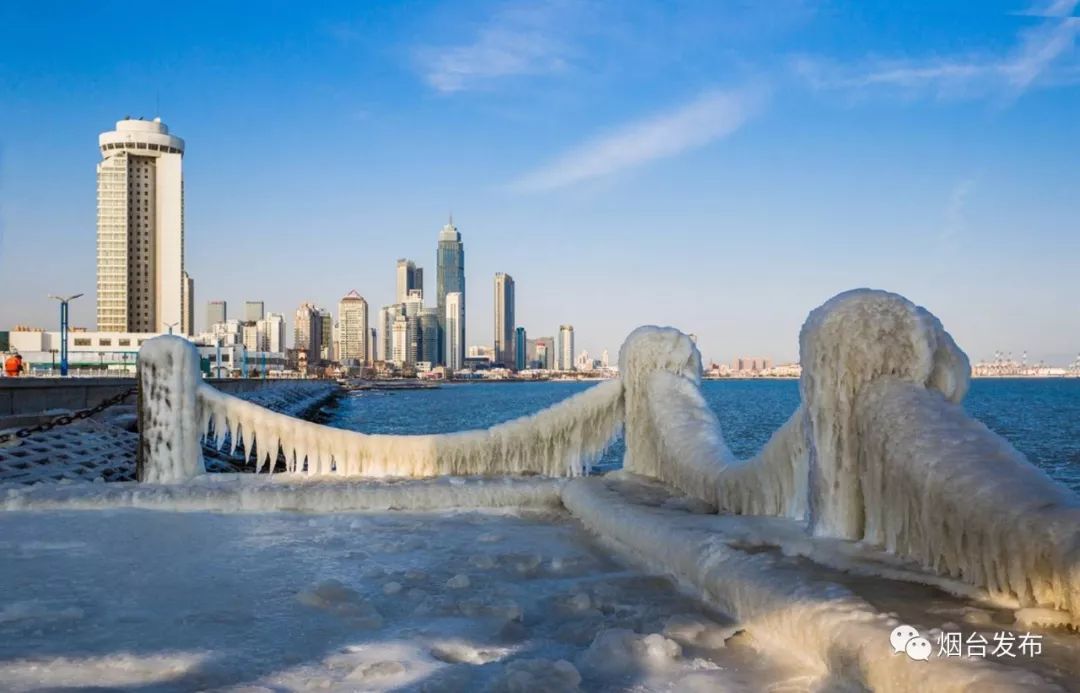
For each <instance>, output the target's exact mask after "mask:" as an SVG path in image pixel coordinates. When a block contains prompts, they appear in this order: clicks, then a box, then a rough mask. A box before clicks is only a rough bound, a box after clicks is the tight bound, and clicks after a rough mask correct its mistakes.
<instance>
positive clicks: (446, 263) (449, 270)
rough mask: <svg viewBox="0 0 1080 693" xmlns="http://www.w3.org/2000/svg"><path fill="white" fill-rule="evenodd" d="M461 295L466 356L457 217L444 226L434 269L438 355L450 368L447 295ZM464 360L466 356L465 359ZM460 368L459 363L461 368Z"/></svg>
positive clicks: (462, 249)
mask: <svg viewBox="0 0 1080 693" xmlns="http://www.w3.org/2000/svg"><path fill="white" fill-rule="evenodd" d="M455 292H456V293H459V294H461V296H460V297H459V298H458V306H459V307H458V310H459V311H460V313H461V319H460V324H459V325H458V330H460V348H461V350H462V351H461V353H462V354H464V353H465V352H464V348H465V245H464V244H463V243H462V242H461V234H460V233H458V230H457V227H456V226H454V218H453V217H450V221H449V223H447V224H446V226H444V227H442V231H440V232H439V250H438V252H437V255H436V267H435V297H436V307H437V308H438V313H439V354H440V359H439V361H440V363H442V364H444V365H447V366H449V365H450V358H449V350H448V347H447V342H448V338H447V337H446V336H445V334H444V333H445V332H446V329H447V327H446V316H447V315H448V313H447V306H446V295H447V294H449V293H455ZM462 359H464V356H462ZM458 367H459V368H460V367H461V366H460V364H459V365H458Z"/></svg>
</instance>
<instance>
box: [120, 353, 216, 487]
mask: <svg viewBox="0 0 1080 693" xmlns="http://www.w3.org/2000/svg"><path fill="white" fill-rule="evenodd" d="M137 378H138V382H139V402H138V412H139V452H138V461H137V463H136V472H135V473H136V478H137V479H138V480H139V481H142V482H150V483H177V482H182V481H187V480H189V479H192V478H194V477H196V476H198V475H200V474H202V473H203V472H204V471H205V467H204V466H203V457H202V443H201V440H200V437H201V436H200V433H201V432H200V430H199V429H200V422H201V418H200V416H199V411H198V399H197V391H198V388H199V387H200V386H201V385H202V376H201V373H200V371H199V352H198V350H197V349H196V348H195V346H194V345H193V344H191V342H189V341H187V340H186V339H183V338H182V337H175V336H172V335H162V336H160V337H154V338H153V339H148V340H146V342H145V343H143V345H142V348H141V349H139V361H138V373H137Z"/></svg>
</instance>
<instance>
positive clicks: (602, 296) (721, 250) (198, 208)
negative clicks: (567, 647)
mask: <svg viewBox="0 0 1080 693" xmlns="http://www.w3.org/2000/svg"><path fill="white" fill-rule="evenodd" d="M530 7H531V8H532V9H531V10H530V11H524V10H523V9H522V6H520V5H514V4H483V3H478V4H470V5H468V6H458V5H455V6H450V5H440V4H435V3H420V4H418V5H416V6H413V7H411V8H410V11H409V12H403V11H400V10H394V9H392V8H385V7H361V8H355V7H350V6H346V5H330V6H327V7H324V8H321V10H320V11H319V12H314V11H313V10H312V9H311V8H306V7H305V8H282V9H281V10H280V11H279V12H276V13H268V14H267V15H265V16H260V17H255V18H252V17H249V16H248V15H247V13H242V12H240V10H239V9H233V8H226V9H223V10H215V14H214V15H213V21H210V19H211V17H210V15H209V14H208V13H209V10H208V9H203V8H197V7H196V8H191V9H190V11H187V12H185V13H184V14H183V15H182V16H179V17H174V16H172V15H166V14H165V13H164V12H165V10H164V9H163V8H148V9H147V11H146V12H145V13H143V14H140V15H139V16H138V17H135V16H132V15H129V14H128V13H126V12H124V11H122V9H121V8H120V7H119V6H110V5H95V6H87V7H79V8H76V9H73V10H71V12H70V19H71V21H64V22H56V21H55V17H54V16H52V13H50V12H49V11H47V9H42V8H40V7H34V6H26V5H18V6H4V7H3V8H0V37H2V38H3V39H4V40H3V41H0V52H2V56H3V59H4V64H5V70H4V71H3V74H0V102H3V103H5V105H6V106H7V107H6V108H5V109H2V110H0V148H2V149H0V277H3V280H2V282H0V285H2V289H3V291H4V293H5V297H6V298H7V299H8V300H7V301H5V305H4V307H3V308H2V309H0V324H2V325H5V326H14V325H16V324H30V325H37V326H40V327H44V328H52V327H54V326H55V323H56V316H55V306H53V305H51V303H50V302H49V301H48V299H46V298H45V296H46V295H47V294H50V293H77V292H80V291H82V292H85V293H88V294H90V293H93V290H94V287H95V276H94V266H93V263H92V262H88V261H87V258H92V257H93V256H94V252H95V235H94V207H95V199H94V191H93V183H92V177H93V173H92V168H91V167H92V166H93V165H94V164H95V163H96V162H97V161H98V160H99V159H100V154H99V152H98V150H97V149H96V148H94V147H93V144H92V138H93V137H95V136H96V135H97V134H98V133H101V132H103V131H107V130H109V129H111V128H112V124H113V123H115V122H116V121H117V119H118V118H121V117H122V116H123V115H124V114H125V113H132V114H133V115H140V114H141V115H143V116H145V117H146V118H147V119H150V118H152V117H154V116H157V115H160V116H161V117H162V119H163V120H164V121H165V122H167V123H168V125H169V129H170V131H171V132H176V133H180V134H181V135H182V136H183V138H184V139H185V140H186V141H187V143H188V147H187V149H186V151H185V154H184V180H185V186H186V187H185V211H186V214H185V220H184V231H185V245H186V247H187V257H186V262H185V267H184V269H185V270H186V271H187V272H188V273H189V275H190V276H191V277H193V278H194V279H195V283H196V286H195V287H194V289H195V296H196V300H195V303H197V304H199V305H200V306H202V305H205V300H206V299H208V298H222V299H225V300H228V301H229V302H231V303H233V304H234V305H237V306H239V305H241V303H242V302H243V301H244V300H247V299H248V298H249V297H250V296H251V295H253V294H257V295H258V296H259V297H260V298H261V299H262V300H264V301H265V302H266V304H267V305H268V306H272V307H273V308H275V309H276V310H278V311H280V312H283V313H285V314H286V315H289V316H291V315H292V309H293V308H294V307H295V306H296V305H298V304H299V303H300V302H301V301H304V300H313V301H314V302H316V303H317V304H319V305H323V306H333V305H335V302H336V300H337V299H338V298H339V297H340V296H341V295H342V294H343V292H345V291H347V290H349V289H350V288H353V287H355V288H357V289H358V290H359V291H360V292H361V293H362V294H363V295H364V296H365V298H367V300H368V301H369V304H370V306H371V310H372V312H373V313H374V312H375V311H376V310H377V309H376V306H382V305H387V304H390V303H392V302H393V301H392V299H393V291H394V283H393V276H392V275H390V274H389V273H390V272H391V271H392V269H391V268H392V267H393V266H394V265H393V263H394V261H395V260H396V259H397V258H401V257H408V258H413V259H415V261H416V262H417V264H418V265H419V266H422V267H427V268H429V273H430V268H431V266H432V265H431V263H432V261H433V258H432V257H431V240H430V239H431V234H432V233H435V232H437V230H438V220H440V219H444V218H445V217H446V214H447V212H448V211H449V210H453V211H454V212H455V216H456V217H458V218H460V220H461V221H462V224H463V229H465V230H466V235H467V240H468V244H469V258H468V261H469V269H468V271H469V274H470V276H471V277H473V278H474V281H476V280H484V278H486V277H490V276H492V275H493V274H494V273H495V272H500V271H503V272H508V273H510V274H512V275H513V276H514V278H515V280H516V281H517V282H518V283H520V285H521V287H523V290H522V291H521V292H520V295H519V296H518V298H517V303H518V305H517V313H518V315H519V316H521V320H520V322H521V324H522V325H523V326H525V327H526V328H527V329H528V330H529V332H530V333H531V334H552V333H554V332H555V331H556V330H557V326H558V325H560V324H563V323H568V324H574V325H575V326H576V327H577V329H578V331H579V332H580V334H579V335H578V341H579V343H580V344H579V347H578V348H579V349H583V350H588V351H589V352H590V353H591V354H596V353H600V352H601V351H602V349H604V348H607V349H609V350H611V351H612V352H614V351H616V350H617V348H618V345H619V344H621V343H622V340H623V339H624V338H625V336H626V335H627V334H628V333H629V331H630V330H631V329H633V328H634V327H636V326H638V325H640V324H643V323H661V324H671V325H674V326H676V327H679V328H681V329H683V330H685V331H687V332H693V333H695V334H698V335H699V338H700V341H699V344H700V345H701V348H702V350H703V352H704V353H703V355H704V356H705V358H706V359H707V360H717V361H726V360H730V358H732V357H734V356H737V355H739V354H762V355H768V356H770V357H771V358H773V359H774V360H775V361H777V362H780V361H787V360H793V359H795V358H796V357H797V340H796V339H795V338H794V337H793V336H792V335H794V334H796V333H797V330H798V327H799V325H801V324H802V321H803V320H804V319H805V317H806V315H807V313H808V312H809V310H810V309H812V308H813V307H815V306H816V305H818V304H819V303H820V302H821V301H823V300H825V299H827V298H829V297H830V296H832V295H834V294H836V293H837V292H839V291H842V290H846V289H850V288H853V287H856V286H872V287H878V288H884V289H888V290H891V291H897V292H899V293H902V294H905V295H907V296H909V297H910V298H911V299H912V300H914V301H915V302H917V303H919V304H921V305H924V306H926V307H927V308H929V309H930V310H932V311H933V312H934V313H935V314H937V315H938V316H939V317H941V318H942V320H943V322H944V323H945V324H946V325H948V326H949V329H950V332H951V333H952V334H953V336H954V337H955V338H956V340H957V341H958V343H959V344H960V345H961V346H962V347H963V348H964V349H965V350H966V351H967V352H968V353H969V354H970V355H971V357H972V359H973V360H979V359H987V358H990V356H991V355H992V354H993V353H994V352H995V351H1011V352H1013V353H1021V352H1022V351H1024V350H1027V352H1028V353H1029V355H1030V357H1031V358H1032V360H1046V361H1047V362H1052V363H1067V362H1071V361H1072V360H1073V358H1074V357H1075V354H1076V351H1077V350H1078V349H1080V319H1078V318H1077V317H1076V312H1075V309H1074V307H1073V305H1072V301H1071V297H1072V296H1073V295H1075V292H1076V290H1077V289H1078V288H1080V286H1078V285H1077V283H1076V282H1077V281H1078V280H1077V279H1076V278H1075V277H1074V273H1073V272H1071V269H1070V267H1071V264H1072V263H1073V262H1074V258H1075V257H1076V255H1077V252H1078V251H1080V234H1078V233H1077V232H1076V231H1077V229H1076V226H1077V221H1076V220H1077V219H1078V218H1080V202H1078V201H1077V200H1076V196H1075V190H1076V189H1078V188H1080V172H1078V171H1077V169H1076V167H1075V157H1076V142H1078V141H1080V124H1078V123H1077V122H1076V120H1077V119H1076V118H1075V117H1072V114H1075V113H1076V112H1078V110H1080V95H1078V90H1077V88H1076V82H1077V77H1076V75H1077V74H1080V72H1078V71H1077V69H1076V66H1077V51H1076V37H1077V33H1078V29H1077V24H1078V21H1077V19H1078V18H1077V16H1076V4H1075V3H1074V2H1058V3H1026V2H1018V3H1001V4H992V5H991V6H987V5H980V6H979V7H978V8H972V7H970V6H966V5H961V4H950V3H946V4H945V5H940V4H935V5H934V6H933V11H922V12H920V11H919V10H918V9H917V8H915V9H913V8H911V7H905V8H898V7H892V6H889V5H886V4H880V5H874V4H869V5H866V6H860V7H859V8H847V9H835V11H829V12H823V11H820V9H819V7H818V6H817V5H816V4H815V3H812V2H805V3H794V2H793V3H780V4H779V5H773V4H770V5H769V9H764V8H762V9H754V8H749V9H748V8H743V10H744V12H742V13H739V14H738V15H737V16H734V15H733V13H731V12H730V11H729V10H728V9H726V8H723V7H712V6H710V4H708V3H705V4H700V5H687V6H684V7H682V8H681V9H680V10H678V11H676V10H674V9H671V10H669V9H667V8H665V7H664V6H662V5H659V4H657V5H651V4H644V3H643V4H641V5H636V6H635V7H634V8H629V9H626V10H625V11H624V13H623V14H622V15H621V16H613V14H612V11H611V9H610V8H607V7H604V6H598V5H579V4H577V3H572V2H570V3H543V2H541V3H537V4H536V5H535V6H530ZM929 8H930V6H929V5H927V9H929ZM867 16H873V18H874V19H875V21H873V22H867V21H863V20H864V19H865V18H866V17H867ZM583 20H587V21H583ZM146 21H151V22H152V21H162V22H169V23H170V25H174V26H177V28H178V30H177V31H176V32H174V34H169V35H159V34H153V35H145V36H140V39H139V41H138V42H136V43H134V44H132V43H118V44H111V43H110V44H101V43H100V42H97V41H93V40H92V37H93V35H95V34H96V33H98V32H97V31H96V30H97V29H103V28H104V27H110V28H120V29H121V30H123V29H124V28H125V27H126V28H128V29H132V33H133V34H138V33H139V32H138V31H137V30H136V28H137V24H138V23H140V22H146ZM176 23H178V24H176ZM230 25H242V26H243V29H242V30H241V31H236V30H234V29H231V28H230V29H226V27H229V26H230ZM375 26H378V27H380V29H379V30H378V31H375V30H374V29H373V28H372V27H375ZM597 26H607V27H609V31H607V32H604V33H599V32H597V31H596V29H594V28H589V27H597ZM568 27H569V29H568ZM885 27H887V29H886V28H885ZM436 28H439V29H442V30H438V31H435V30H434V29H436ZM425 36H426V37H435V38H432V39H430V43H429V44H422V43H418V41H419V40H420V39H418V38H417V37H425ZM493 37H503V38H502V40H503V41H504V42H505V43H504V44H500V45H508V46H510V48H508V51H509V55H510V56H511V57H515V56H516V57H517V58H520V61H513V60H511V61H509V62H508V63H505V64H502V63H499V64H494V63H491V61H488V62H486V63H485V62H484V60H482V58H483V57H484V56H485V55H488V56H490V55H491V51H492V50H494V47H493V45H492V44H491V43H490V42H491V41H493V40H495V39H494V38H493ZM286 38H287V39H288V40H287V41H286ZM46 41H47V42H48V43H49V44H50V45H53V46H56V49H55V50H54V51H52V52H51V53H50V56H49V58H48V60H45V59H44V57H43V56H42V55H41V53H40V51H38V50H35V48H34V47H35V46H40V45H43V43H45V42H46ZM530 41H535V42H536V44H535V45H534V44H533V43H530ZM286 43H287V44H288V45H289V46H292V48H291V49H288V50H286V49H285V48H283V47H282V46H284V45H286ZM298 45H303V46H304V48H303V49H302V50H298V49H297V48H296V46H298ZM265 46H273V47H274V48H272V49H266V51H264V49H263V47H265ZM530 46H531V47H532V48H535V52H534V53H530V52H528V51H527V50H526V49H527V48H528V47H530ZM500 55H501V54H500ZM613 55H618V56H619V57H620V59H619V61H617V62H612V60H611V56H613ZM315 66H318V68H316V67H315ZM208 93H211V94H217V95H219V96H220V98H214V99H207V98H205V96H206V94H208ZM361 94H362V95H363V96H360V95H361ZM157 103H160V107H158V106H157V105H156V104H157ZM315 124H317V126H318V131H319V133H320V136H321V137H323V138H324V139H325V140H326V141H327V142H330V143H332V145H333V146H321V147H319V148H317V149H314V150H313V149H312V148H311V142H310V132H311V131H312V127H313V126H314V125H315ZM1033 124H1037V127H1035V126H1033ZM238 151H242V152H243V153H244V154H243V156H224V154H225V153H234V152H238ZM28 247H33V248H50V249H53V250H54V256H53V257H51V258H50V262H49V264H48V267H47V269H45V270H42V269H41V268H40V267H31V266H29V265H31V264H33V263H26V262H23V261H22V258H24V257H25V255H26V252H27V250H26V249H27V248H28ZM691 263H699V264H700V263H705V264H707V265H709V267H708V269H707V270H706V271H700V270H699V271H693V270H691V267H692V265H691ZM283 278H286V279H288V281H282V279H283ZM430 281H431V278H430V276H429V278H428V283H430ZM476 286H479V285H474V289H475V287H476ZM240 287H244V288H243V289H241V288H240ZM468 293H469V296H468V301H467V303H468V311H467V342H468V343H469V344H473V343H476V344H485V343H487V344H490V343H492V342H493V335H492V334H491V331H492V327H493V326H492V324H491V322H492V321H491V320H490V316H491V314H492V310H493V306H492V304H491V299H492V297H491V295H490V293H491V292H490V291H487V290H484V288H483V287H481V288H480V289H479V290H473V291H470V292H468ZM245 294H247V295H245ZM671 296H682V297H683V300H680V301H672V300H671V299H670V297H671ZM195 317H196V322H198V320H199V319H201V318H202V317H204V312H203V310H201V309H198V310H196V311H195ZM72 322H73V324H75V325H81V326H86V327H92V326H94V324H95V318H94V306H93V302H91V301H86V300H82V301H76V302H75V303H73V304H72ZM170 322H171V321H170ZM203 327H205V326H203ZM196 331H199V325H196Z"/></svg>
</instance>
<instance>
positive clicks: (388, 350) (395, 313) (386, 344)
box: [376, 303, 405, 361]
mask: <svg viewBox="0 0 1080 693" xmlns="http://www.w3.org/2000/svg"><path fill="white" fill-rule="evenodd" d="M404 315H405V304H404V303H394V304H391V305H389V306H383V307H382V308H380V309H379V322H378V326H379V330H380V332H381V338H380V339H379V343H378V354H377V358H376V360H378V361H393V360H394V322H395V321H396V320H397V318H398V317H399V316H402V317H404Z"/></svg>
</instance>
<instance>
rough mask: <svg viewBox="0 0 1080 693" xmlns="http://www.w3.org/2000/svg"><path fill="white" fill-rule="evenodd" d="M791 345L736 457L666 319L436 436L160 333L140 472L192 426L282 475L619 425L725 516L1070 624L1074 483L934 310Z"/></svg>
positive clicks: (162, 468)
mask: <svg viewBox="0 0 1080 693" xmlns="http://www.w3.org/2000/svg"><path fill="white" fill-rule="evenodd" d="M799 343H800V358H801V363H802V368H803V372H802V379H801V382H800V393H801V400H802V401H801V404H800V406H799V408H798V409H797V411H796V412H795V413H794V414H793V415H792V417H791V418H790V420H789V421H788V422H787V423H785V424H784V425H783V426H781V427H780V429H779V430H777V432H776V433H775V434H774V435H773V436H772V438H771V439H770V440H769V442H768V443H767V444H766V445H765V447H764V448H763V449H762V450H761V452H760V453H759V454H757V455H756V456H754V457H753V458H751V459H748V460H738V459H736V458H735V456H734V455H733V454H732V453H731V451H730V449H729V448H728V447H727V445H726V443H725V442H724V438H723V435H722V433H721V429H720V425H719V423H718V421H717V419H716V416H715V414H714V413H713V412H712V410H711V409H710V408H709V406H708V405H707V403H706V402H705V399H704V397H703V396H702V393H701V389H700V379H701V357H700V355H699V353H698V351H697V348H696V346H695V345H694V343H693V342H692V340H691V339H690V338H689V337H687V336H686V335H684V334H682V333H681V332H679V331H678V330H675V329H672V328H658V327H642V328H639V329H637V330H635V331H634V332H633V333H631V335H630V336H629V337H628V338H627V340H626V342H625V344H624V345H623V347H622V349H621V351H620V354H619V366H620V378H619V379H618V380H615V381H609V382H606V383H603V384H601V385H598V386H596V387H594V388H590V389H589V390H587V391H585V392H583V393H581V394H579V395H576V396H574V397H571V398H570V399H568V400H566V401H564V402H562V403H560V404H557V405H555V406H553V407H551V408H549V409H546V410H544V411H542V412H540V413H538V414H535V415H533V416H529V417H524V418H521V419H516V420H514V421H510V422H507V423H504V424H500V425H498V426H494V427H491V428H489V429H485V430H478V431H465V432H461V433H452V434H445V435H428V436H379V435H364V434H360V433H355V432H351V431H343V430H339V429H335V428H331V427H327V426H321V425H318V424H313V423H309V422H305V421H301V420H298V419H295V418H292V417H289V416H285V415H281V414H275V413H273V412H270V411H267V410H265V409H262V408H261V407H258V406H256V405H253V404H250V403H247V402H243V401H241V400H237V399H236V398H233V397H230V396H229V395H226V394H224V393H221V392H219V391H217V390H215V389H213V388H211V387H209V386H207V385H204V384H203V383H202V382H201V380H200V379H199V378H198V372H197V369H194V368H191V367H190V363H189V361H190V356H189V355H187V354H190V353H191V352H192V351H193V349H192V348H191V347H190V346H189V345H187V343H186V342H184V341H183V340H181V339H180V338H177V337H158V338H156V339H153V340H150V341H148V342H147V343H146V344H145V345H144V347H143V353H142V356H141V358H140V364H141V365H140V370H141V374H140V382H141V385H142V388H143V394H142V396H141V398H140V410H141V415H142V417H143V422H144V429H143V445H142V451H143V458H142V465H141V467H140V470H141V471H140V479H142V480H146V481H157V482H178V481H184V480H187V479H190V478H191V477H192V476H193V475H195V474H199V473H201V472H202V466H201V459H197V458H196V457H195V456H197V455H200V454H201V453H199V450H200V449H201V443H200V438H201V437H202V436H204V435H205V436H211V439H212V441H213V442H214V443H216V444H217V445H219V446H220V445H221V444H223V443H224V442H225V441H226V440H228V441H230V444H231V446H232V447H233V448H234V449H235V448H236V446H238V445H240V444H242V445H243V449H244V450H245V451H246V452H247V454H248V455H252V454H254V455H255V456H256V457H257V460H258V463H257V467H258V468H259V469H260V470H271V471H272V470H273V467H274V464H275V462H277V460H278V457H279V455H283V456H284V459H285V464H286V468H287V469H288V470H289V473H288V475H289V476H292V475H305V476H309V475H335V476H345V477H357V476H360V477H365V476H367V477H371V476H401V477H427V476H438V475H518V474H523V473H536V474H543V475H547V476H576V475H580V474H582V473H584V472H585V470H586V469H587V468H588V464H589V462H590V461H591V460H593V459H595V458H596V457H597V456H599V455H600V454H601V453H602V452H603V450H604V449H605V448H606V447H607V445H608V444H609V443H610V442H611V440H612V439H613V438H614V437H615V436H616V435H617V434H618V432H619V431H620V429H621V428H625V438H626V457H625V459H624V465H623V466H624V468H625V469H626V470H627V471H630V472H634V473H637V474H642V475H646V476H649V477H653V478H656V479H660V480H662V481H664V482H665V483H668V484H670V485H672V486H674V487H676V488H678V489H679V490H681V491H682V492H684V493H686V494H688V495H690V496H693V497H696V498H698V499H701V500H703V501H706V502H708V503H710V504H712V505H714V506H715V507H716V508H717V509H718V511H719V512H722V513H731V514H740V515H766V516H776V517H783V518H788V519H790V520H792V521H794V522H797V523H801V524H803V525H804V526H805V527H806V531H807V533H808V534H809V535H812V536H815V537H825V538H834V539H844V540H855V541H861V542H864V543H865V544H867V545H870V546H875V547H878V548H880V549H883V550H886V551H889V552H891V553H894V554H896V555H898V556H901V557H903V558H905V559H908V560H910V561H912V562H917V563H918V564H919V565H921V566H922V567H923V568H925V569H926V570H929V571H932V572H934V573H937V574H939V575H945V576H948V577H951V578H954V579H956V580H960V581H962V582H965V583H968V584H970V585H973V586H976V587H978V588H981V589H984V590H985V591H986V592H988V593H989V594H990V595H991V596H993V597H995V598H996V599H998V600H999V601H1002V602H1006V603H1013V604H1015V605H1017V606H1021V607H1049V608H1053V609H1057V610H1059V611H1061V612H1067V613H1070V614H1072V618H1073V619H1074V621H1077V622H1080V499H1077V497H1076V496H1075V495H1074V494H1072V493H1071V492H1069V491H1068V490H1066V489H1064V488H1063V487H1061V486H1059V485H1057V484H1055V483H1054V482H1053V481H1051V480H1050V479H1049V478H1048V477H1047V476H1046V475H1045V474H1044V473H1042V472H1041V471H1040V470H1038V469H1036V468H1035V467H1034V466H1032V465H1031V464H1030V463H1029V462H1028V461H1027V460H1026V459H1025V458H1024V457H1023V455H1021V454H1020V453H1019V452H1017V451H1016V450H1015V449H1013V448H1012V447H1011V446H1010V445H1009V444H1008V443H1007V442H1006V441H1005V440H1003V439H1002V438H1000V437H999V436H997V435H996V434H994V433H993V432H991V431H990V430H989V429H987V428H986V427H985V426H983V425H982V424H981V423H979V422H977V421H975V420H974V419H972V418H971V417H969V416H968V415H967V414H966V413H965V412H964V410H963V409H962V408H961V407H960V406H959V402H960V401H961V400H962V398H963V396H964V394H965V393H966V390H967V385H968V379H969V373H970V369H969V365H968V361H967V358H966V356H965V355H964V354H963V352H962V351H961V350H960V349H959V348H958V347H957V346H956V344H955V343H954V342H953V340H952V338H951V337H950V336H949V334H948V333H947V332H945V330H944V329H943V328H942V326H941V323H940V322H939V321H938V320H937V318H935V317H934V316H933V315H931V314H930V313H929V312H927V311H926V310H924V309H923V308H920V307H918V306H915V305H914V304H912V303H911V302H910V301H908V300H907V299H905V298H903V297H901V296H898V295H896V294H890V293H887V292H883V291H871V290H858V291H852V292H847V293H844V294H840V295H839V296H836V297H835V298H833V299H831V300H830V301H828V302H826V303H825V304H824V305H822V306H821V307H820V308H818V309H816V310H815V311H813V312H812V313H811V314H810V316H809V318H808V319H807V321H806V324H805V325H804V326H803V329H802V331H801V333H800V338H799ZM177 364H179V366H178V365H177ZM184 364H188V366H186V367H185V366H184ZM185 378H186V380H185ZM147 424H149V425H147ZM567 488H568V489H570V488H572V487H567ZM565 493H566V491H564V494H565Z"/></svg>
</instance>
